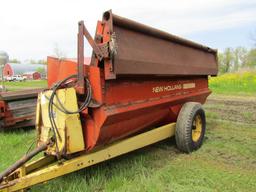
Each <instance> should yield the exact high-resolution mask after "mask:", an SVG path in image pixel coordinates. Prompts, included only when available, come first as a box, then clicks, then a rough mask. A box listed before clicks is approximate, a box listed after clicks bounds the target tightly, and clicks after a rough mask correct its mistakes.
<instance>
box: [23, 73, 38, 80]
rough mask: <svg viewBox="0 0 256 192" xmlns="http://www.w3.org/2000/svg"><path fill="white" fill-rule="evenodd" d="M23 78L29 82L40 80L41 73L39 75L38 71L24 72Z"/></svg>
mask: <svg viewBox="0 0 256 192" xmlns="http://www.w3.org/2000/svg"><path fill="white" fill-rule="evenodd" d="M23 76H24V77H26V78H27V79H30V80H37V79H41V78H42V77H41V73H39V72H38V71H31V72H26V73H24V74H23Z"/></svg>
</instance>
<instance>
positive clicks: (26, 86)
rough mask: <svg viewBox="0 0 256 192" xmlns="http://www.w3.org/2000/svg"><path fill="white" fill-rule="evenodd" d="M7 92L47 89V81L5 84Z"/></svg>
mask: <svg viewBox="0 0 256 192" xmlns="http://www.w3.org/2000/svg"><path fill="white" fill-rule="evenodd" d="M4 84H5V86H6V88H7V90H9V91H15V90H21V89H33V88H43V87H47V81H46V80H34V81H30V80H27V81H23V82H4Z"/></svg>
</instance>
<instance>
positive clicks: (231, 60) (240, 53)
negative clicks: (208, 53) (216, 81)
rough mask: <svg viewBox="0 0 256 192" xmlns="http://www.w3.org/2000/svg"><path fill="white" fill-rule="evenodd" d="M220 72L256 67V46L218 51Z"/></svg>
mask: <svg viewBox="0 0 256 192" xmlns="http://www.w3.org/2000/svg"><path fill="white" fill-rule="evenodd" d="M218 63H219V73H220V74H222V73H228V72H235V71H238V70H240V69H256V48H251V49H248V48H244V47H236V48H230V47H228V48H226V49H225V50H224V51H223V52H219V53H218Z"/></svg>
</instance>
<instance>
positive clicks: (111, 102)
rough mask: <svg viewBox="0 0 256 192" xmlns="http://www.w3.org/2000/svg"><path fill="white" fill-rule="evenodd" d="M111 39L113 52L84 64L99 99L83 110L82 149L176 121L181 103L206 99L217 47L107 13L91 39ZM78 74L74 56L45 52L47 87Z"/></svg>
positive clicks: (214, 68) (98, 41)
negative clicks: (64, 58) (95, 104)
mask: <svg viewBox="0 0 256 192" xmlns="http://www.w3.org/2000/svg"><path fill="white" fill-rule="evenodd" d="M113 39H114V40H113ZM112 40H113V41H112ZM110 41H111V43H112V44H117V46H114V47H115V49H116V50H115V53H113V54H114V56H113V55H112V56H109V57H105V58H104V59H103V60H102V61H99V60H98V59H97V58H96V57H95V54H92V59H91V61H90V64H89V65H88V63H87V62H86V61H85V65H84V76H86V77H87V78H88V79H89V81H90V83H91V86H92V94H93V97H92V98H93V100H94V101H95V102H96V103H97V104H98V105H97V106H96V107H89V108H88V109H87V110H85V111H84V112H82V113H81V121H82V126H83V134H84V141H85V145H86V149H85V150H91V149H93V148H94V147H96V146H102V145H104V144H108V143H111V142H113V141H116V140H119V139H121V138H124V137H128V136H131V135H132V134H136V133H139V132H142V131H145V130H148V129H151V128H154V127H157V126H161V125H164V124H167V123H171V122H175V121H176V119H177V116H178V114H179V111H180V109H181V107H182V105H183V104H184V103H186V102H189V101H195V102H200V103H204V102H205V100H206V98H207V96H208V95H209V94H210V93H211V91H210V90H209V88H208V75H216V74H217V60H216V50H213V49H210V48H207V47H205V46H202V45H199V44H196V43H193V42H191V41H188V40H184V39H181V38H178V37H176V36H173V35H170V34H167V33H165V32H161V31H159V30H155V29H153V28H150V27H147V26H145V25H141V24H138V23H136V22H133V21H131V20H127V19H124V18H121V17H119V16H116V15H113V14H112V13H111V12H106V13H105V14H104V16H103V20H102V21H99V22H98V24H97V28H96V36H95V42H97V43H99V44H103V43H108V42H110ZM112 44H111V45H112ZM110 48H111V47H109V49H108V51H109V50H110ZM112 48H113V46H112ZM76 73H77V63H76V61H75V60H69V59H66V60H59V59H56V58H53V57H48V85H49V86H51V85H52V84H53V83H55V82H57V81H58V80H62V79H63V78H65V77H67V76H69V75H72V74H76Z"/></svg>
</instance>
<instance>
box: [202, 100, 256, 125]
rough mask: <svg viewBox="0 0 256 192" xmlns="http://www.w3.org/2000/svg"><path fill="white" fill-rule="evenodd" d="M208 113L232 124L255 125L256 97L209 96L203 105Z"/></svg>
mask: <svg viewBox="0 0 256 192" xmlns="http://www.w3.org/2000/svg"><path fill="white" fill-rule="evenodd" d="M205 109H206V111H208V112H214V113H216V114H218V118H219V119H222V120H228V121H233V122H241V123H248V124H256V97H232V96H231V97H230V96H214V95H213V96H210V97H209V98H208V99H207V102H206V104H205Z"/></svg>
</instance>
